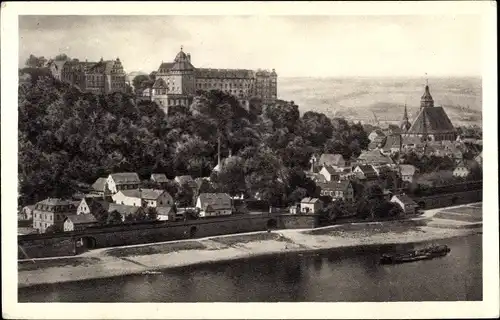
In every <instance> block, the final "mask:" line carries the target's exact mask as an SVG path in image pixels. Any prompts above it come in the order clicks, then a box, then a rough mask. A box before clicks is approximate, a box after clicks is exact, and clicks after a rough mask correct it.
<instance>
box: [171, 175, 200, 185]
mask: <svg viewBox="0 0 500 320" xmlns="http://www.w3.org/2000/svg"><path fill="white" fill-rule="evenodd" d="M174 179H175V181H176V182H177V183H178V184H179V185H183V184H187V185H189V186H190V187H192V188H196V187H197V184H196V182H195V181H194V180H193V177H191V176H189V175H185V176H177V177H175V178H174Z"/></svg>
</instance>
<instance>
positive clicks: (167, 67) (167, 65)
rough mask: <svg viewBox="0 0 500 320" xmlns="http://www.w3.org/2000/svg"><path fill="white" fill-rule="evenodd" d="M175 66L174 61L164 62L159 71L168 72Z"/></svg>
mask: <svg viewBox="0 0 500 320" xmlns="http://www.w3.org/2000/svg"><path fill="white" fill-rule="evenodd" d="M173 66H174V63H173V62H163V63H162V64H161V65H160V67H159V68H158V73H167V72H168V71H169V70H170V69H172V67H173Z"/></svg>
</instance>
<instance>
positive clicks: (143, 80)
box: [132, 74, 152, 90]
mask: <svg viewBox="0 0 500 320" xmlns="http://www.w3.org/2000/svg"><path fill="white" fill-rule="evenodd" d="M150 82H151V81H150V77H149V76H147V75H145V74H140V75H137V76H135V77H134V79H132V85H133V87H134V89H135V90H143V89H145V88H147V87H149V86H150V85H151V86H152V84H151V83H150Z"/></svg>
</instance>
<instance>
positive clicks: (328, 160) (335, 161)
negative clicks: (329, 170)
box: [319, 153, 344, 166]
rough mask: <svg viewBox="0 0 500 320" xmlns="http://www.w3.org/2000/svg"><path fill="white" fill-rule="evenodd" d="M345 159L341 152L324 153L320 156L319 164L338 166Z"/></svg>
mask: <svg viewBox="0 0 500 320" xmlns="http://www.w3.org/2000/svg"><path fill="white" fill-rule="evenodd" d="M343 161H344V157H343V156H342V155H341V154H333V153H323V154H322V155H321V157H319V164H321V165H329V166H338V165H341V164H342V162H343Z"/></svg>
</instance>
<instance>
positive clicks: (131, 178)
mask: <svg viewBox="0 0 500 320" xmlns="http://www.w3.org/2000/svg"><path fill="white" fill-rule="evenodd" d="M106 183H107V186H108V189H109V190H110V192H111V193H112V194H115V193H117V192H118V191H120V190H128V189H137V188H139V184H140V183H141V181H140V180H139V175H138V174H137V173H135V172H121V173H112V174H110V175H109V176H108V179H107V181H106Z"/></svg>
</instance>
